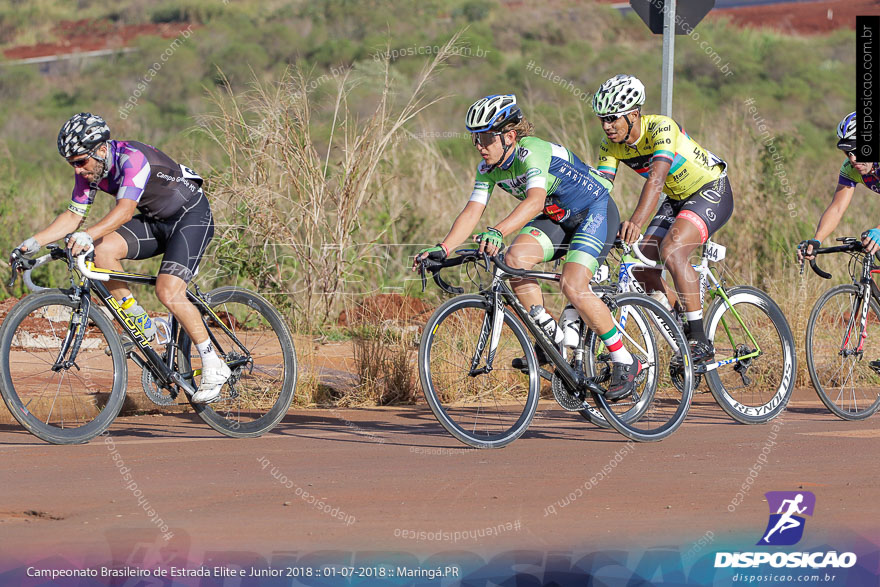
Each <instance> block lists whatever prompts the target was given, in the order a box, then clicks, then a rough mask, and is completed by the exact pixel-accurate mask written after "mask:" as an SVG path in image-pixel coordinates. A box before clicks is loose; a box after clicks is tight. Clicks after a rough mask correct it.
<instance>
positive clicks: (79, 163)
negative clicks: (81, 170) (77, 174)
mask: <svg viewBox="0 0 880 587" xmlns="http://www.w3.org/2000/svg"><path fill="white" fill-rule="evenodd" d="M90 158H91V155H89V156H87V157H83V158H82V159H77V160H76V161H71V160H69V159H68V160H67V162H68V163H70V164H71V166H73V167H83V166H84V165H85V164H86V163H88V162H89V159H90Z"/></svg>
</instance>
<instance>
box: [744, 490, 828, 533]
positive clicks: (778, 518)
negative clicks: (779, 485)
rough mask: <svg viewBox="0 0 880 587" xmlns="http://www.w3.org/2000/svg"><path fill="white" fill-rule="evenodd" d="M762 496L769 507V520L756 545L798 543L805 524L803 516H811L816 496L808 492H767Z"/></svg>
mask: <svg viewBox="0 0 880 587" xmlns="http://www.w3.org/2000/svg"><path fill="white" fill-rule="evenodd" d="M764 495H765V496H767V505H768V506H769V507H770V519H769V520H768V522H767V529H766V530H764V534H763V535H762V537H761V539H760V540H759V541H758V542H757V544H758V545H759V546H761V545H772V546H791V545H792V544H797V543H798V542H800V540H801V538H802V537H803V535H804V525H805V524H806V519H805V518H804V517H803V516H804V515H807V516H812V515H813V510H814V509H815V507H816V496H815V495H813V493H812V492H810V491H768V492H767V493H765V494H764Z"/></svg>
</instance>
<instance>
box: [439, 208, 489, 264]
mask: <svg viewBox="0 0 880 587" xmlns="http://www.w3.org/2000/svg"><path fill="white" fill-rule="evenodd" d="M485 209H486V205H485V204H481V203H479V202H468V203H467V204H466V205H465V207H464V209H463V210H462V211H461V212H459V213H458V217H457V218H456V219H455V222H453V223H452V228H450V229H449V234H447V235H446V238H444V239H443V241H442V242H443V245H444V246H445V247H446V249H447V250H448V251H450V252H451V251H452V250H454V249H455V247H457V246H458V245H460V244H461V243H463V242H464V241H466V240H467V238H468V237H469V236H470V235H471V234H472V233H473V232H474V229H475V228H476V227H477V223H478V222H479V221H480V217H481V216H482V215H483V211H484V210H485Z"/></svg>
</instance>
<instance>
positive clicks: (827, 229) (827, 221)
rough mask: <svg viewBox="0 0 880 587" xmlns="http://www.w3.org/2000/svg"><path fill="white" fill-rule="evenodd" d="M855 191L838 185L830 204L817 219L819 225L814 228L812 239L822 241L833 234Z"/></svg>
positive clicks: (852, 188) (849, 187)
mask: <svg viewBox="0 0 880 587" xmlns="http://www.w3.org/2000/svg"><path fill="white" fill-rule="evenodd" d="M855 191H856V188H854V187H851V186H845V185H840V184H838V186H837V191H835V192H834V197H833V198H832V199H831V203H830V204H828V208H826V209H825V212H823V213H822V217H821V218H819V225H818V226H817V227H816V236H814V237H813V238H815V239H816V240H818V241H822V240H825V239H826V238H828V237H829V236H830V235H831V233H832V232H834V229H835V228H837V225H838V224H839V223H840V219H841V218H843V213H844V212H846V209H847V208H848V207H849V203H850V202H851V201H852V197H853V193H854V192H855Z"/></svg>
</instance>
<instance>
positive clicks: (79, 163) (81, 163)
mask: <svg viewBox="0 0 880 587" xmlns="http://www.w3.org/2000/svg"><path fill="white" fill-rule="evenodd" d="M97 150H98V148H97V147H95V148H94V149H93V150H91V151H89V152H88V153H87V154H86V156H85V157H83V158H82V159H77V160H75V161H71V160H70V159H67V162H68V163H70V165H71V166H72V167H77V168H79V167H83V166H84V165H85V164H86V163H88V162H89V159H94V160H95V161H103V159H101V158H100V157H95V151H97Z"/></svg>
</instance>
